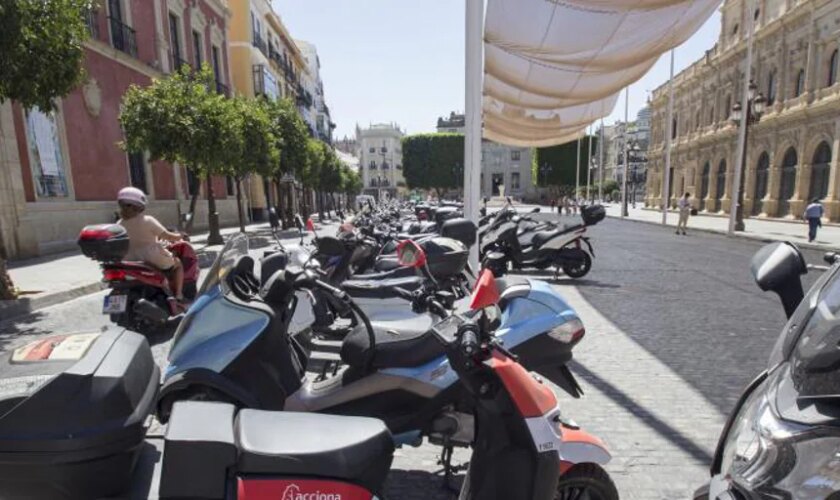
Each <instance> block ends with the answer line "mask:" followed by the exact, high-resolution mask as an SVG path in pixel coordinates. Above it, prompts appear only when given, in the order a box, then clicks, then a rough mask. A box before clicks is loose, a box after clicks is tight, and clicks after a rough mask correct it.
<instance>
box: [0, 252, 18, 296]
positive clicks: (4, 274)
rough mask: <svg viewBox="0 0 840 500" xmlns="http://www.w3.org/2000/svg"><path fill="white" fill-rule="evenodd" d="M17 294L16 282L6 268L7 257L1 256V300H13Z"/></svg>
mask: <svg viewBox="0 0 840 500" xmlns="http://www.w3.org/2000/svg"><path fill="white" fill-rule="evenodd" d="M16 296H17V293H16V292H15V284H14V283H12V277H11V276H9V271H8V270H7V269H6V259H4V258H3V257H0V300H12V299H14V298H15V297H16Z"/></svg>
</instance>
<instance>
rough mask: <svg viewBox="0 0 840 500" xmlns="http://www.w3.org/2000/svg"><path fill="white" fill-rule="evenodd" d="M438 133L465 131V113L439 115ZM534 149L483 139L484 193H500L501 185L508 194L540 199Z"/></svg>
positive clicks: (488, 196) (491, 195)
mask: <svg viewBox="0 0 840 500" xmlns="http://www.w3.org/2000/svg"><path fill="white" fill-rule="evenodd" d="M437 131H438V132H449V133H457V134H463V133H464V115H462V114H458V113H455V112H452V113H449V117H448V118H445V117H441V118H438V121H437ZM531 155H532V150H531V148H521V147H518V146H507V145H504V144H499V143H496V142H493V141H487V140H482V141H481V196H482V197H483V198H492V197H493V196H499V194H500V189H499V188H500V186H504V187H505V188H504V189H505V196H513V197H515V198H519V199H525V198H528V199H530V198H537V197H538V194H537V191H536V188H535V186H534V182H533V178H532V175H531Z"/></svg>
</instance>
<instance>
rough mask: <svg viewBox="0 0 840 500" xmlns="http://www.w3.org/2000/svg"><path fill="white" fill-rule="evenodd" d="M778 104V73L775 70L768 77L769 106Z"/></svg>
mask: <svg viewBox="0 0 840 500" xmlns="http://www.w3.org/2000/svg"><path fill="white" fill-rule="evenodd" d="M774 102H776V71H775V70H773V71H771V72H770V74H769V75H768V76H767V105H768V106H771V105H772V104H773V103H774Z"/></svg>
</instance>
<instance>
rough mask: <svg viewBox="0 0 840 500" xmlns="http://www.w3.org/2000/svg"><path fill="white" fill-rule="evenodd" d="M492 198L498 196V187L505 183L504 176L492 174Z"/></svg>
mask: <svg viewBox="0 0 840 500" xmlns="http://www.w3.org/2000/svg"><path fill="white" fill-rule="evenodd" d="M492 182H493V196H499V186H500V185H502V184H504V183H505V175H504V174H493V177H492Z"/></svg>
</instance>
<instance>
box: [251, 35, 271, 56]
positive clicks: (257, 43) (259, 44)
mask: <svg viewBox="0 0 840 500" xmlns="http://www.w3.org/2000/svg"><path fill="white" fill-rule="evenodd" d="M251 43H252V44H253V45H254V47H256V48H258V49H259V50H260V52H262V53H263V55H264V56H265V57H268V48H267V47H266V45H265V40H263V38H262V36H260V34H259V33H253V42H251Z"/></svg>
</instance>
